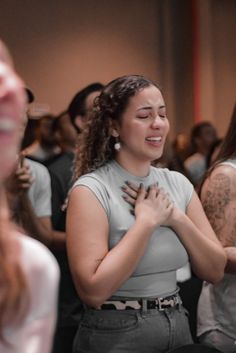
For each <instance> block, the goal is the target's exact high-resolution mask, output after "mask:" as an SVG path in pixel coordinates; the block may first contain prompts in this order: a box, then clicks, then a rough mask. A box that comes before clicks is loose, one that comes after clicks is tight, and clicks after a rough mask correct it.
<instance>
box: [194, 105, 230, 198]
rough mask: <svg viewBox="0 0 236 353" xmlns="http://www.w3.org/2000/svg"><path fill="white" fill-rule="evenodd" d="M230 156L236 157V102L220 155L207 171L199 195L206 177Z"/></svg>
mask: <svg viewBox="0 0 236 353" xmlns="http://www.w3.org/2000/svg"><path fill="white" fill-rule="evenodd" d="M230 158H236V103H235V104H234V108H233V112H232V115H231V119H230V123H229V126H228V129H227V131H226V134H225V137H224V139H223V141H222V143H221V147H220V150H219V153H218V156H217V158H216V160H215V162H214V163H213V164H212V166H211V167H210V168H209V169H208V171H207V172H206V174H205V176H204V178H203V180H202V182H201V185H200V188H199V192H198V193H199V195H201V190H202V185H203V183H204V181H205V180H206V178H207V177H208V176H209V175H210V174H211V172H212V170H213V169H214V168H215V167H216V166H217V165H218V164H220V163H222V162H224V161H226V160H227V159H230Z"/></svg>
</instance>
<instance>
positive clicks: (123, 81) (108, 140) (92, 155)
mask: <svg viewBox="0 0 236 353" xmlns="http://www.w3.org/2000/svg"><path fill="white" fill-rule="evenodd" d="M149 86H155V87H157V88H158V89H160V87H159V86H158V85H157V84H156V83H154V82H153V81H151V80H150V79H148V78H145V77H144V76H141V75H127V76H122V77H119V78H117V79H115V80H113V81H111V82H110V83H108V84H107V85H106V86H105V87H104V88H103V90H102V91H101V94H100V95H99V96H98V97H97V98H96V99H95V102H94V109H93V112H92V114H91V116H90V118H89V120H88V123H87V126H86V128H85V129H84V131H83V132H82V133H81V135H80V137H79V144H78V147H77V152H76V157H75V162H74V180H76V179H77V178H78V177H79V176H81V175H83V174H86V173H89V172H91V171H93V170H95V169H97V168H99V167H101V166H102V165H104V164H105V163H106V162H108V161H109V160H111V159H113V158H114V157H115V149H114V144H115V142H116V141H115V138H114V137H113V136H111V133H110V127H111V122H112V121H118V122H119V121H120V119H121V116H122V114H123V113H124V111H125V109H126V108H127V106H128V103H129V100H130V98H131V97H133V96H134V95H135V94H136V93H138V92H139V91H141V90H143V89H144V88H146V87H149Z"/></svg>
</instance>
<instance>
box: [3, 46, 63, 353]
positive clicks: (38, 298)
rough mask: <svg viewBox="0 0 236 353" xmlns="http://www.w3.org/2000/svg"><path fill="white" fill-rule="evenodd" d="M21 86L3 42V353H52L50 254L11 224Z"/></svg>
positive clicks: (54, 279)
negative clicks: (8, 192) (8, 188)
mask: <svg viewBox="0 0 236 353" xmlns="http://www.w3.org/2000/svg"><path fill="white" fill-rule="evenodd" d="M25 104H26V97H25V90H24V86H23V82H22V81H21V80H20V78H19V77H18V76H17V74H16V73H15V71H14V68H13V64H12V60H11V58H10V55H9V53H8V51H7V49H6V47H5V45H4V44H3V43H2V42H1V41H0V352H1V353H49V352H50V349H51V341H52V336H53V332H54V326H55V320H56V304H57V287H58V268H57V265H56V261H55V260H54V258H53V256H52V255H51V254H50V252H49V251H48V250H47V249H46V248H45V247H44V246H43V245H42V244H40V243H39V242H37V241H36V240H34V239H31V238H29V237H27V236H25V235H23V234H21V233H20V232H19V231H18V230H17V229H16V226H15V225H14V224H13V223H12V222H11V221H10V214H9V209H8V206H7V201H6V197H5V190H4V183H5V181H6V179H7V177H8V175H9V174H10V173H11V171H12V169H13V168H14V167H15V163H16V160H17V154H18V151H19V146H20V142H21V141H20V136H21V134H20V130H21V128H22V124H23V117H24V113H25Z"/></svg>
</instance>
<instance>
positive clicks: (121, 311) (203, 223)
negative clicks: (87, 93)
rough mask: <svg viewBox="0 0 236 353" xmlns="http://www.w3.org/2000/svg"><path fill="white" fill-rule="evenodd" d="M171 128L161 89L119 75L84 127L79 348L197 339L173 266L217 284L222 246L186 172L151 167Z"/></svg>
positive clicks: (73, 222)
mask: <svg viewBox="0 0 236 353" xmlns="http://www.w3.org/2000/svg"><path fill="white" fill-rule="evenodd" d="M168 131H169V122H168V119H167V116H166V107H165V102H164V99H163V96H162V93H161V91H160V89H159V87H158V86H157V85H156V84H155V83H154V82H152V81H151V80H149V79H146V78H145V77H143V76H140V75H130V76H124V77H120V78H117V79H115V80H113V81H112V82H110V83H109V84H108V85H106V86H105V87H104V89H103V90H102V92H101V94H100V95H99V96H98V97H97V98H96V100H95V108H94V112H93V114H92V116H91V119H89V121H88V124H87V127H86V129H84V131H83V133H82V134H81V140H80V144H79V148H78V151H77V152H78V155H77V157H76V163H75V174H74V177H75V179H76V181H75V184H74V186H73V188H72V191H71V192H70V196H69V202H68V210H67V222H66V231H67V249H68V258H69V263H70V267H71V271H72V276H73V278H74V281H75V285H76V288H77V291H78V294H79V296H80V298H81V300H83V302H84V303H85V312H84V314H83V317H82V320H81V322H80V325H79V328H78V332H77V334H76V337H75V341H74V353H82V352H89V351H90V352H93V353H97V352H99V353H100V352H101V347H102V351H103V353H108V352H109V353H113V352H114V353H121V352H136V353H141V352H142V353H143V352H149V353H152V352H153V353H154V352H155V353H157V352H159V353H164V352H166V351H168V349H171V348H175V347H178V346H181V345H184V344H188V343H191V342H192V338H191V334H190V330H189V324H188V319H187V316H186V311H185V310H184V308H183V307H182V304H181V299H180V297H179V295H178V288H177V284H176V270H177V269H178V268H180V267H182V266H183V265H184V264H185V263H187V261H188V258H189V260H190V262H191V265H192V267H193V269H194V271H195V272H196V274H197V275H198V276H199V277H200V278H204V279H206V280H207V281H210V282H213V283H215V282H218V281H219V280H220V279H221V278H222V276H223V270H224V266H225V253H224V251H223V248H222V247H221V245H220V243H219V241H218V240H217V238H216V236H215V234H214V232H213V230H212V228H211V226H210V224H209V222H208V220H207V218H206V216H205V213H204V211H203V209H202V205H201V203H200V201H199V199H198V196H197V194H196V193H195V192H194V190H193V186H192V185H191V184H190V182H189V181H188V179H186V178H185V177H184V176H183V175H182V174H180V173H177V172H173V171H169V170H167V169H163V168H155V167H153V166H151V163H152V161H154V160H156V159H158V158H160V157H161V156H162V152H163V148H164V144H165V140H166V137H167V134H168Z"/></svg>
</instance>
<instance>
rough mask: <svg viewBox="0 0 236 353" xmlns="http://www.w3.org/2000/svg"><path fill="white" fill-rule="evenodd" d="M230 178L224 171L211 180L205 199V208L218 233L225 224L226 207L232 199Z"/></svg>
mask: <svg viewBox="0 0 236 353" xmlns="http://www.w3.org/2000/svg"><path fill="white" fill-rule="evenodd" d="M230 184H231V183H230V178H229V177H227V176H225V175H224V174H222V173H219V174H216V175H215V176H214V177H213V178H212V179H210V180H209V184H208V189H207V192H206V195H205V197H204V200H203V208H204V210H205V212H206V215H207V217H208V219H209V221H210V223H211V225H212V227H213V229H214V231H215V232H216V234H217V235H219V232H220V231H221V230H222V228H223V227H224V226H225V224H226V222H227V219H226V212H225V211H226V210H225V208H226V207H227V205H228V204H229V203H230V201H231V190H230V186H231V185H230Z"/></svg>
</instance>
